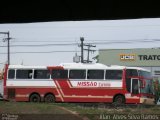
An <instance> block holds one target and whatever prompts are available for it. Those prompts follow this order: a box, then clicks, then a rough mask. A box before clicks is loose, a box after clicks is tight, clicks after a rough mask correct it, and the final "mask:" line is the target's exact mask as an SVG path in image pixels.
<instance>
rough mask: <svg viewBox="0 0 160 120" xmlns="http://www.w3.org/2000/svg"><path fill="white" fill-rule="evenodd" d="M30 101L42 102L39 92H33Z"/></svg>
mask: <svg viewBox="0 0 160 120" xmlns="http://www.w3.org/2000/svg"><path fill="white" fill-rule="evenodd" d="M29 101H30V102H41V97H40V96H39V94H36V93H34V94H31V96H30V97H29Z"/></svg>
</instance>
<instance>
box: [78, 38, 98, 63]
mask: <svg viewBox="0 0 160 120" xmlns="http://www.w3.org/2000/svg"><path fill="white" fill-rule="evenodd" d="M80 41H81V44H80V45H79V47H81V63H91V62H92V61H90V60H89V53H90V52H94V51H96V50H91V49H90V48H91V47H96V46H95V45H91V44H84V43H83V42H84V37H80ZM84 46H88V49H84ZM84 50H86V51H88V55H87V60H84V54H83V53H84V52H83V51H84Z"/></svg>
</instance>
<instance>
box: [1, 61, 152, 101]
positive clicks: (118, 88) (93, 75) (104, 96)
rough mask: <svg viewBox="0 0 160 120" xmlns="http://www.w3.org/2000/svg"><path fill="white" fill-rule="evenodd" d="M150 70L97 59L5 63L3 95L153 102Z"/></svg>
mask: <svg viewBox="0 0 160 120" xmlns="http://www.w3.org/2000/svg"><path fill="white" fill-rule="evenodd" d="M152 86H153V85H152V77H151V73H150V71H148V70H146V69H143V68H139V67H126V66H118V65H111V66H106V65H104V64H100V63H63V64H60V65H58V66H25V65H6V66H5V72H4V82H3V87H4V90H3V92H4V93H3V97H4V99H6V100H11V101H30V102H42V101H43V102H96V103H97V102H103V103H118V104H132V103H133V104H143V103H144V104H154V94H153V87H152Z"/></svg>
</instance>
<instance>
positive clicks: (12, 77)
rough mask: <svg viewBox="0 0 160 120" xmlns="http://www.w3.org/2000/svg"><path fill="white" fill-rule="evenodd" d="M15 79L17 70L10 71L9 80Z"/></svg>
mask: <svg viewBox="0 0 160 120" xmlns="http://www.w3.org/2000/svg"><path fill="white" fill-rule="evenodd" d="M14 78H15V70H13V69H10V70H9V71H8V79H14Z"/></svg>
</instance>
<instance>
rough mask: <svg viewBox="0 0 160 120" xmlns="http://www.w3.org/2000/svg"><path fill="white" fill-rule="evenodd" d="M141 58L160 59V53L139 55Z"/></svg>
mask: <svg viewBox="0 0 160 120" xmlns="http://www.w3.org/2000/svg"><path fill="white" fill-rule="evenodd" d="M138 57H139V59H140V60H160V55H138Z"/></svg>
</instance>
